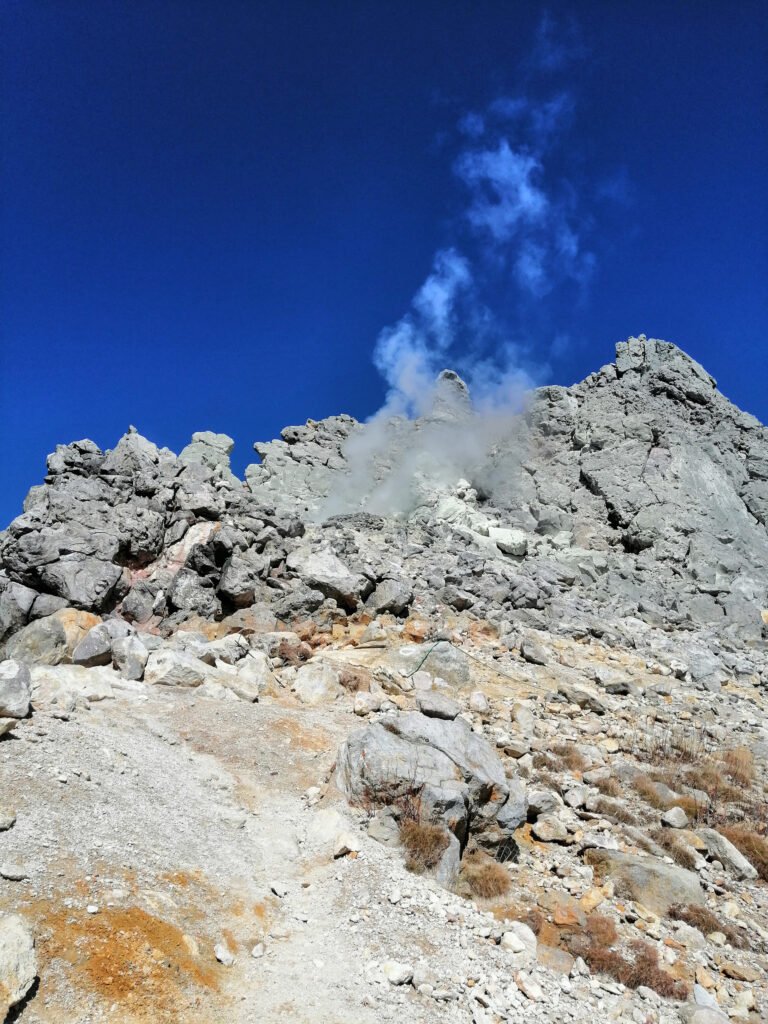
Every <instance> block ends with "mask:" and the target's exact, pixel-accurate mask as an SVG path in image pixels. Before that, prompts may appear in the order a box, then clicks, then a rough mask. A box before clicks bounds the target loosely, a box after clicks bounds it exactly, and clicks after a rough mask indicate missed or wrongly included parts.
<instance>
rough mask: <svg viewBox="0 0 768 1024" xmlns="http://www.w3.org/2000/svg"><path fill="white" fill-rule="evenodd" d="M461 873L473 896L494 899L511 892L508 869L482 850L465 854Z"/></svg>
mask: <svg viewBox="0 0 768 1024" xmlns="http://www.w3.org/2000/svg"><path fill="white" fill-rule="evenodd" d="M460 874H461V879H462V881H464V882H465V883H466V884H467V886H468V887H469V891H470V892H471V893H472V895H473V896H480V897H481V898H482V899H493V898H494V897H496V896H503V895H504V894H505V893H507V892H509V888H510V885H511V882H510V878H509V875H508V873H507V871H506V870H505V869H504V868H503V867H502V865H501V864H498V863H497V862H496V861H495V860H493V858H492V857H489V856H488V855H487V854H485V853H483V852H482V851H480V850H469V851H468V852H467V853H466V854H465V855H464V859H463V860H462V863H461V872H460Z"/></svg>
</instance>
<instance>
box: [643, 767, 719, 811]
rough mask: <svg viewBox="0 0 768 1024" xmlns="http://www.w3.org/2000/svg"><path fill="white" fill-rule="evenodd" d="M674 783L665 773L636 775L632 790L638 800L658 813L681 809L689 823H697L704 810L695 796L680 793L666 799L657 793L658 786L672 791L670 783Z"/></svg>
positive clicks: (663, 795) (662, 794)
mask: <svg viewBox="0 0 768 1024" xmlns="http://www.w3.org/2000/svg"><path fill="white" fill-rule="evenodd" d="M675 781H676V780H675V779H674V778H670V777H669V775H668V774H667V773H664V772H651V773H649V774H648V775H636V776H635V778H634V779H633V780H632V788H633V789H634V791H635V792H636V793H637V795H638V796H639V797H640V799H641V800H643V801H644V802H645V803H647V804H648V805H649V806H650V807H655V808H656V810H658V811H668V810H669V809H670V808H671V807H682V809H683V810H684V811H685V813H686V814H687V815H688V817H689V818H690V819H691V821H698V820H699V818H701V816H702V814H703V811H704V808H703V807H702V805H701V803H700V802H699V801H698V800H697V799H696V797H695V796H691V795H690V794H689V793H681V794H675V796H671V797H667V796H666V795H665V794H664V793H662V792H659V785H664V786H666V787H667V788H668V789H672V788H673V787H672V785H671V784H670V783H673V782H675Z"/></svg>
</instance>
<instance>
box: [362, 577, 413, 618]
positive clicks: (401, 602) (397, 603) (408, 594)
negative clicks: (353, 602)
mask: <svg viewBox="0 0 768 1024" xmlns="http://www.w3.org/2000/svg"><path fill="white" fill-rule="evenodd" d="M412 601H413V588H412V587H411V586H410V584H408V583H406V582H404V581H403V580H382V581H381V583H379V584H378V585H377V587H376V589H375V590H374V591H373V593H372V594H371V595H370V596H369V597H368V599H367V600H366V602H365V606H366V608H369V609H370V610H371V611H373V612H376V613H377V614H381V613H382V612H392V614H393V615H404V614H405V613H406V612H407V611H408V607H409V606H410V604H411V602H412Z"/></svg>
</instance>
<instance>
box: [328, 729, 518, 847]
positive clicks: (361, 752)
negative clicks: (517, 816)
mask: <svg viewBox="0 0 768 1024" xmlns="http://www.w3.org/2000/svg"><path fill="white" fill-rule="evenodd" d="M336 782H337V785H338V786H339V788H340V789H341V791H342V792H343V793H344V794H345V796H346V797H347V799H348V800H350V802H352V803H357V804H361V803H362V804H371V805H388V804H393V803H397V801H398V800H402V799H403V798H405V797H414V796H417V797H419V798H420V799H421V805H422V811H423V813H425V814H426V816H427V817H430V818H432V819H434V820H442V821H443V822H444V823H445V824H446V826H447V827H448V828H449V829H450V830H451V831H452V832H454V833H455V834H456V835H457V836H458V837H459V838H460V839H461V840H462V841H463V840H464V839H465V838H466V832H467V828H468V827H470V826H471V827H473V828H474V827H479V828H482V827H484V826H485V825H486V824H487V823H488V822H489V821H492V820H495V818H496V816H497V815H498V812H499V811H500V809H501V808H502V807H503V806H504V804H505V802H506V800H507V797H508V795H509V787H508V784H507V780H506V777H505V774H504V769H503V767H502V765H501V762H500V761H499V759H498V757H497V756H496V754H495V752H494V751H493V749H492V748H491V747H490V746H489V745H488V743H486V741H485V740H484V739H482V738H481V737H479V736H477V735H476V734H475V733H473V732H472V730H471V729H470V727H469V726H468V725H467V723H466V722H465V721H463V720H462V719H455V720H453V721H446V720H444V719H437V718H427V717H426V716H425V715H422V714H419V713H414V712H412V713H406V714H402V713H400V714H394V715H387V716H386V717H385V718H382V719H380V720H379V721H378V722H375V723H373V724H372V725H369V726H367V727H365V728H363V729H357V730H355V731H354V732H352V733H351V734H350V735H349V737H348V738H347V739H346V740H345V742H344V743H343V744H342V745H341V747H340V749H339V753H338V756H337V759H336Z"/></svg>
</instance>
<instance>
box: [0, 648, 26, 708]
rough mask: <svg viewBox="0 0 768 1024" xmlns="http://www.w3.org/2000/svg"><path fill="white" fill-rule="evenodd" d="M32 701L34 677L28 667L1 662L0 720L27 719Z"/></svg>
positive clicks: (8, 661) (10, 662)
mask: <svg viewBox="0 0 768 1024" xmlns="http://www.w3.org/2000/svg"><path fill="white" fill-rule="evenodd" d="M31 699H32V677H31V675H30V672H29V669H28V668H27V666H26V665H24V664H22V663H21V662H19V661H14V660H13V659H11V658H9V659H8V660H6V661H0V718H26V716H27V715H28V714H29V704H30V701H31Z"/></svg>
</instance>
